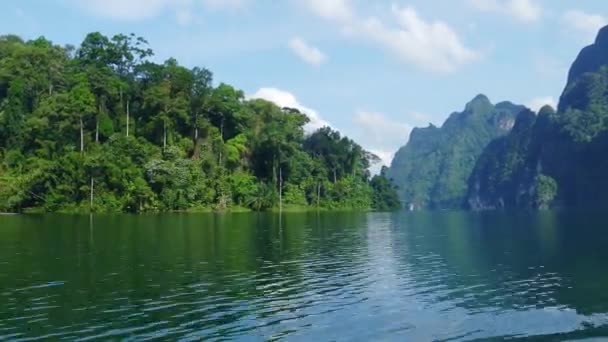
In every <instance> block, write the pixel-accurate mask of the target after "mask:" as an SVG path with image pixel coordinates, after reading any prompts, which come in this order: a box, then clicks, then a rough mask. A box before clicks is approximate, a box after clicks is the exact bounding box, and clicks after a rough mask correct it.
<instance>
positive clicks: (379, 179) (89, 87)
mask: <svg viewBox="0 0 608 342" xmlns="http://www.w3.org/2000/svg"><path fill="white" fill-rule="evenodd" d="M151 56H153V51H152V50H151V49H150V48H149V47H148V43H147V42H146V40H145V39H143V38H141V37H137V36H135V35H133V34H130V35H122V34H119V35H115V36H113V37H106V36H104V35H102V34H100V33H90V34H88V35H87V36H86V38H85V39H84V41H83V42H82V44H81V45H80V46H79V47H74V46H60V45H56V44H53V43H52V42H51V41H49V40H47V39H45V38H38V39H35V40H30V41H24V40H23V39H21V38H20V37H18V36H14V35H6V36H2V37H0V211H16V212H20V211H24V210H38V211H44V212H57V211H67V212H83V211H86V212H88V211H93V212H146V211H188V210H240V209H247V210H269V209H276V208H281V209H284V210H289V209H294V210H295V209H303V210H307V209H330V210H335V209H354V210H394V209H399V208H400V207H401V204H400V201H399V198H398V197H397V193H396V191H395V187H394V186H393V185H392V184H391V182H390V181H389V180H388V179H387V177H386V176H385V173H386V169H383V171H382V172H381V174H379V175H375V176H373V177H371V175H370V172H369V167H370V165H371V164H372V163H376V162H379V160H378V157H376V156H375V155H373V154H372V153H370V152H368V151H365V150H364V149H363V148H362V147H361V146H360V145H358V144H357V143H356V142H354V141H352V140H351V139H349V138H347V137H344V136H342V135H341V134H340V133H339V132H337V131H335V130H332V129H331V128H329V127H324V128H321V129H319V130H317V131H314V132H309V133H306V132H305V130H304V126H305V125H306V123H307V122H308V121H309V119H308V117H307V116H306V113H301V112H299V111H298V110H296V109H292V108H280V107H278V106H276V105H275V104H273V103H271V102H268V101H265V100H260V99H247V98H246V97H245V94H244V93H243V91H241V90H238V89H236V88H234V87H232V86H230V85H228V84H224V83H222V84H219V85H217V86H215V85H214V84H213V77H212V73H211V72H210V71H209V70H207V69H205V68H199V67H195V68H192V69H189V68H186V67H184V66H181V65H180V64H179V63H178V61H176V60H175V59H169V60H167V61H165V62H164V63H162V64H157V63H154V62H152V61H151V60H150V57H151Z"/></svg>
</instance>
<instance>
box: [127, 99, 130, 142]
mask: <svg viewBox="0 0 608 342" xmlns="http://www.w3.org/2000/svg"><path fill="white" fill-rule="evenodd" d="M129 120H130V115H129V100H127V137H129Z"/></svg>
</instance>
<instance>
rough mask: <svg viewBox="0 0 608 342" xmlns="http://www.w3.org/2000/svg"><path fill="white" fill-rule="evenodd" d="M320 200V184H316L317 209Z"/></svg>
mask: <svg viewBox="0 0 608 342" xmlns="http://www.w3.org/2000/svg"><path fill="white" fill-rule="evenodd" d="M320 200H321V182H318V183H317V208H318V207H319V201H320Z"/></svg>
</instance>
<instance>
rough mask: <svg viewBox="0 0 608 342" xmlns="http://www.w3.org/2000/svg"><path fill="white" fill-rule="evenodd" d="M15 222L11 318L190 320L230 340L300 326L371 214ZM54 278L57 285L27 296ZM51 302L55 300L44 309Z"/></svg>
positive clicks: (117, 324)
mask: <svg viewBox="0 0 608 342" xmlns="http://www.w3.org/2000/svg"><path fill="white" fill-rule="evenodd" d="M363 217H364V215H363ZM12 222H13V223H11V224H5V225H3V226H2V230H0V238H1V239H2V240H1V241H2V242H0V243H1V244H0V246H2V245H6V246H8V247H6V248H1V249H0V260H10V262H9V263H2V264H0V274H10V276H9V277H2V278H0V279H2V284H3V288H6V289H9V292H10V293H9V294H7V296H9V295H10V297H11V298H13V300H14V304H11V305H10V306H5V307H4V308H3V309H0V319H2V318H8V317H20V316H27V314H26V313H27V311H28V310H29V309H31V308H32V307H34V306H48V307H49V308H48V309H41V310H42V311H40V312H42V313H43V316H45V317H46V318H48V321H46V322H47V323H48V324H49V325H50V326H53V327H67V326H71V327H78V326H79V325H80V327H82V328H84V327H89V326H95V325H98V326H100V327H102V326H104V325H106V324H111V325H112V328H115V329H121V328H129V327H134V326H138V325H144V324H147V323H150V322H166V323H164V324H166V325H167V326H169V327H173V328H175V327H176V325H179V324H181V323H184V322H189V323H190V328H191V329H199V330H201V329H207V328H216V333H217V334H222V333H224V334H230V331H231V329H236V328H237V326H238V328H240V329H242V328H247V324H250V325H252V326H253V325H254V324H259V322H264V321H265V320H266V321H269V322H270V321H271V320H272V319H280V318H286V317H287V318H288V317H289V316H290V314H289V313H290V312H295V311H297V309H298V308H297V306H298V305H301V304H302V303H301V302H302V299H298V298H303V297H304V296H303V295H302V294H306V293H313V292H315V291H317V290H318V289H319V288H320V287H322V286H324V284H323V281H326V282H329V281H330V280H329V279H330V275H331V274H333V273H335V272H338V271H339V270H338V268H339V267H340V266H339V265H338V264H334V263H332V262H324V263H323V262H321V261H323V260H325V261H327V260H331V259H332V258H336V259H338V258H342V260H341V262H342V263H348V262H356V260H357V256H356V254H354V253H351V252H352V248H353V245H355V246H356V245H357V244H361V243H362V241H360V240H362V239H361V238H360V236H359V235H358V234H357V233H356V230H357V229H360V228H361V215H359V214H352V213H350V214H329V213H327V214H325V213H324V214H316V213H307V214H284V215H283V216H282V217H281V219H280V220H279V216H278V215H276V214H231V215H213V214H208V215H207V214H205V215H192V214H188V215H179V214H175V215H142V216H125V215H118V216H95V217H94V218H93V219H92V221H91V218H90V217H88V216H31V217H30V216H26V217H19V218H17V219H15V220H14V221H12ZM17 222H18V223H17ZM12 225H13V226H15V227H12ZM348 253H350V254H348ZM346 254H348V257H346V258H344V257H343V256H344V255H346ZM344 267H347V266H344ZM311 278H312V279H314V278H319V279H321V280H320V281H319V282H310V281H307V279H311ZM50 282H56V283H52V284H55V285H52V286H50V287H48V288H41V289H27V288H28V287H31V286H32V285H36V284H47V283H50ZM18 289H25V290H22V291H16V290H18ZM2 296H4V295H3V294H2ZM40 297H44V298H45V299H44V301H41V302H39V303H33V302H32V301H33V300H34V299H36V298H40ZM293 298H295V299H294V300H290V299H293ZM292 315H295V313H293V314H292ZM273 317H274V318H273ZM169 322H170V323H169ZM236 322H239V324H236ZM47 323H41V325H39V326H37V325H36V324H30V323H28V321H27V320H23V321H21V322H20V323H12V324H13V325H14V326H15V327H14V328H15V329H17V328H19V324H21V329H20V330H21V331H28V330H26V328H27V329H29V331H30V332H31V334H32V335H37V333H41V332H44V331H48V330H49V327H48V326H46V328H45V326H44V325H45V324H47ZM2 327H3V326H2V324H0V328H2ZM90 334H91V332H89V333H88V335H90Z"/></svg>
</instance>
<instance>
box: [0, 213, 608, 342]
mask: <svg viewBox="0 0 608 342" xmlns="http://www.w3.org/2000/svg"><path fill="white" fill-rule="evenodd" d="M605 222H606V220H605V215H602V214H601V213H597V214H590V213H563V212H562V213H560V212H546V213H465V212H435V213H392V214H391V213H386V214H385V213H306V214H283V215H282V216H279V215H278V214H251V213H245V214H228V215H214V214H166V215H142V216H129V215H117V216H93V217H90V216H68V215H31V216H0V340H22V341H30V340H37V339H40V340H48V339H52V340H58V339H65V340H80V341H88V340H108V339H110V340H114V339H121V340H122V339H124V340H143V339H150V338H162V339H169V340H175V339H181V340H185V341H188V340H201V339H202V340H218V339H230V340H245V341H258V340H269V339H270V340H272V339H286V340H290V341H327V340H338V341H346V340H348V341H367V340H398V341H401V340H411V341H433V340H475V339H486V338H491V337H496V338H507V337H509V338H522V339H525V338H532V337H536V338H541V339H549V340H551V339H555V340H561V339H582V338H586V337H593V336H606V335H608V268H607V267H606V261H607V260H608V234H606V232H605V229H607V228H608V227H606V225H605Z"/></svg>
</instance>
